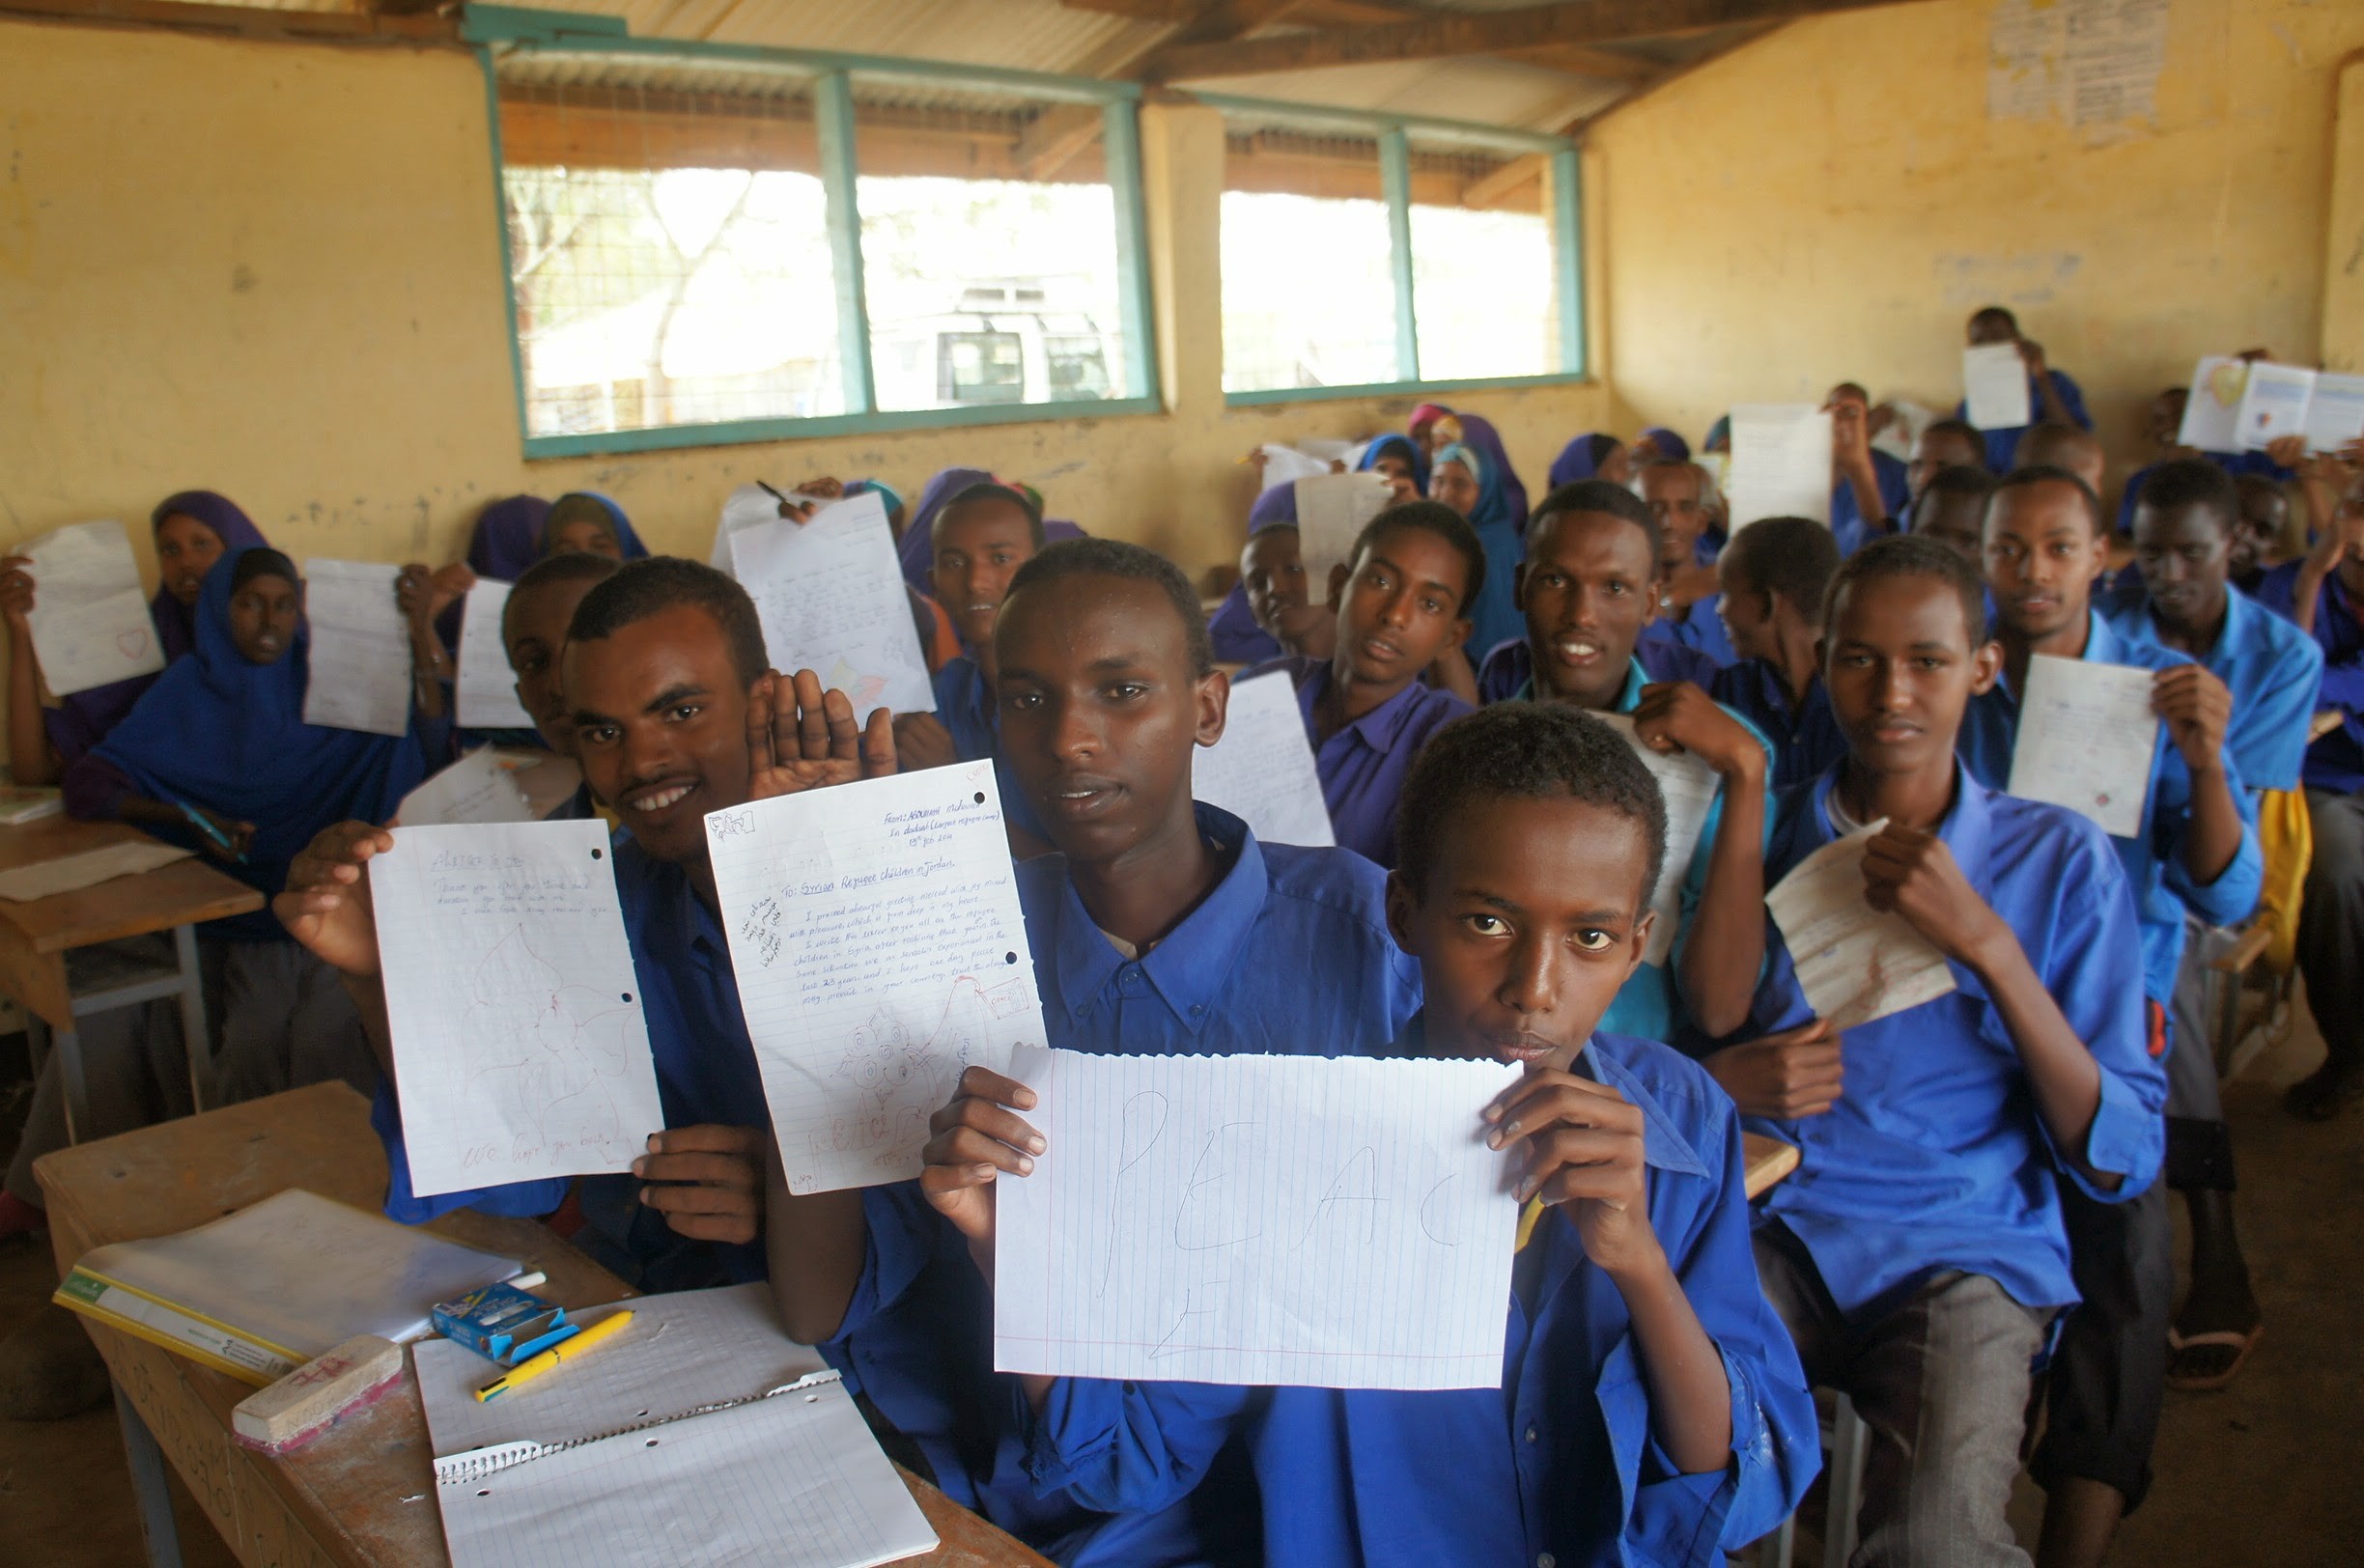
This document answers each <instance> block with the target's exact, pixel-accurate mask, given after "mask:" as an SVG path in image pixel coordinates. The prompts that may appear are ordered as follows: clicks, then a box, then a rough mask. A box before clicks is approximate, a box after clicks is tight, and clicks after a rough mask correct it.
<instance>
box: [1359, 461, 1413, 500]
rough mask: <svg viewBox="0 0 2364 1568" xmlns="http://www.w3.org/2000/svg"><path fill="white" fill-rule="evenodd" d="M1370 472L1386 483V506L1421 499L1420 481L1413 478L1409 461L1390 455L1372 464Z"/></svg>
mask: <svg viewBox="0 0 2364 1568" xmlns="http://www.w3.org/2000/svg"><path fill="white" fill-rule="evenodd" d="M1370 471H1371V472H1372V473H1375V474H1377V475H1378V476H1379V477H1380V478H1382V479H1384V480H1386V481H1387V482H1388V491H1389V495H1388V505H1390V506H1400V505H1402V504H1403V503H1404V502H1406V501H1417V500H1419V499H1420V498H1421V492H1420V480H1419V479H1418V478H1416V477H1414V475H1413V472H1412V463H1411V462H1410V460H1409V459H1405V458H1399V457H1395V456H1393V454H1391V455H1389V456H1387V457H1384V458H1381V459H1380V460H1379V461H1378V462H1374V463H1372V464H1371V468H1370Z"/></svg>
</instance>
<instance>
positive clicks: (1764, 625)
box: [1716, 555, 1781, 658]
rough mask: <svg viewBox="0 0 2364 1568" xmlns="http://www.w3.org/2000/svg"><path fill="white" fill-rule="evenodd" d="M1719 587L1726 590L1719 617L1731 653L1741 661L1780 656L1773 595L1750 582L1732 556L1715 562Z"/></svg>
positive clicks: (1717, 603)
mask: <svg viewBox="0 0 2364 1568" xmlns="http://www.w3.org/2000/svg"><path fill="white" fill-rule="evenodd" d="M1716 585H1717V586H1718V587H1719V588H1721V589H1722V590H1723V597H1722V598H1720V599H1719V600H1717V602H1716V614H1718V615H1719V616H1721V617H1722V618H1723V621H1724V635H1725V636H1726V637H1728V638H1730V639H1731V645H1732V652H1733V653H1735V654H1737V655H1739V656H1740V657H1741V658H1776V657H1778V656H1779V654H1780V653H1781V641H1780V639H1779V638H1778V637H1777V636H1776V635H1775V634H1774V632H1775V627H1774V609H1773V596H1772V595H1771V594H1768V593H1765V592H1763V591H1762V590H1761V589H1759V587H1758V586H1757V585H1756V584H1755V583H1753V582H1751V581H1749V580H1748V574H1746V573H1744V572H1742V571H1741V570H1740V569H1739V568H1738V567H1737V566H1734V565H1733V564H1732V558H1731V556H1730V555H1727V556H1725V557H1724V558H1723V559H1722V560H1720V561H1718V562H1717V563H1716Z"/></svg>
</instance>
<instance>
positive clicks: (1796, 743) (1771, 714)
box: [1707, 658, 1847, 789]
mask: <svg viewBox="0 0 2364 1568" xmlns="http://www.w3.org/2000/svg"><path fill="white" fill-rule="evenodd" d="M1707 694H1708V695H1709V696H1711V697H1713V698H1714V699H1715V700H1716V701H1717V702H1719V703H1722V704H1723V705H1724V706H1725V707H1726V708H1728V709H1730V710H1731V711H1732V712H1733V713H1735V714H1739V715H1740V716H1741V717H1742V718H1745V719H1747V720H1748V721H1749V723H1750V724H1751V725H1752V726H1754V727H1755V729H1756V730H1757V732H1758V733H1759V735H1763V736H1766V737H1768V738H1770V739H1771V741H1772V742H1773V771H1772V774H1771V777H1772V782H1773V787H1774V788H1776V789H1787V788H1788V787H1789V786H1790V785H1792V784H1803V783H1804V782H1806V780H1808V779H1810V778H1818V777H1820V776H1821V773H1822V770H1824V769H1825V768H1828V767H1829V766H1830V765H1831V764H1832V763H1835V762H1837V761H1838V760H1839V759H1840V758H1842V757H1843V756H1845V755H1846V750H1847V742H1846V732H1845V731H1844V730H1842V729H1841V728H1840V727H1839V715H1838V714H1835V713H1833V712H1832V711H1831V705H1830V692H1829V690H1828V689H1826V688H1825V687H1824V686H1823V685H1822V678H1821V677H1820V676H1818V675H1817V676H1815V679H1814V683H1813V684H1812V685H1811V686H1807V688H1806V695H1805V697H1804V698H1803V699H1801V700H1800V701H1799V703H1798V705H1797V706H1796V707H1795V708H1794V709H1793V708H1791V707H1790V706H1789V690H1788V687H1787V686H1785V685H1783V683H1782V677H1781V672H1780V671H1779V670H1778V669H1776V668H1774V666H1773V664H1772V663H1771V661H1769V660H1767V659H1762V658H1744V659H1742V660H1741V661H1740V662H1739V663H1737V664H1727V665H1725V666H1724V667H1723V668H1722V669H1720V670H1718V671H1716V673H1715V679H1714V680H1712V681H1710V682H1708V683H1707Z"/></svg>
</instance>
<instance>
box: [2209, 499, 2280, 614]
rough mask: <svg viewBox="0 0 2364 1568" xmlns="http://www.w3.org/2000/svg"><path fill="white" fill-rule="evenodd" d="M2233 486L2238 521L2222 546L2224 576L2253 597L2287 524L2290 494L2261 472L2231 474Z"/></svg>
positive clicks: (2270, 567) (2270, 565) (2262, 585)
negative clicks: (2226, 543) (2230, 539)
mask: <svg viewBox="0 0 2364 1568" xmlns="http://www.w3.org/2000/svg"><path fill="white" fill-rule="evenodd" d="M2233 490H2234V493H2235V495H2237V497H2238V498H2239V501H2240V521H2239V523H2238V524H2237V526H2236V527H2235V528H2234V530H2233V543H2232V544H2231V545H2230V546H2228V547H2227V549H2226V553H2225V580H2226V581H2227V582H2229V583H2231V584H2232V585H2233V586H2234V587H2235V588H2236V589H2237V590H2238V591H2240V592H2241V593H2244V594H2247V595H2248V596H2249V597H2250V598H2252V599H2255V598H2256V597H2257V594H2258V590H2259V589H2260V588H2262V587H2264V586H2265V574H2266V573H2267V572H2268V571H2270V570H2271V569H2272V568H2273V567H2274V566H2275V565H2276V564H2277V563H2276V560H2275V556H2276V554H2277V552H2279V551H2280V549H2281V548H2282V536H2283V534H2284V533H2286V532H2287V531H2288V530H2289V528H2290V520H2291V513H2290V497H2289V496H2288V495H2285V494H2284V493H2283V492H2282V487H2281V486H2279V485H2277V484H2275V483H2274V482H2273V481H2272V480H2270V479H2267V478H2266V477H2265V475H2263V474H2237V475H2235V476H2234V479H2233Z"/></svg>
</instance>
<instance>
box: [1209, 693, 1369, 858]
mask: <svg viewBox="0 0 2364 1568" xmlns="http://www.w3.org/2000/svg"><path fill="white" fill-rule="evenodd" d="M1191 793H1192V794H1193V795H1195V796H1196V797H1197V798H1199V799H1201V800H1204V801H1205V802H1206V803H1207V804H1209V805H1214V806H1221V807H1223V809H1224V810H1225V811H1228V812H1230V813H1231V814H1232V815H1233V816H1235V817H1238V818H1239V819H1240V820H1241V821H1243V822H1245V823H1247V825H1248V826H1249V828H1250V830H1251V831H1252V832H1253V833H1254V834H1255V836H1256V837H1257V838H1259V839H1261V840H1263V841H1264V842H1265V843H1267V844H1310V845H1314V846H1317V847H1320V848H1324V849H1327V848H1329V847H1330V846H1332V845H1335V844H1337V832H1336V831H1335V830H1334V829H1333V828H1332V827H1331V826H1330V808H1329V807H1328V806H1327V805H1325V804H1324V803H1323V802H1322V788H1321V774H1320V772H1319V770H1317V769H1316V768H1315V766H1314V762H1313V743H1312V742H1310V741H1309V740H1307V739H1306V727H1305V714H1304V713H1303V712H1302V711H1301V710H1300V709H1299V708H1298V706H1297V687H1296V686H1295V684H1294V683H1292V682H1291V681H1290V680H1289V678H1288V675H1287V673H1286V672H1284V671H1280V670H1276V671H1274V672H1273V673H1272V674H1270V675H1259V676H1257V677H1256V678H1255V679H1254V680H1252V681H1241V682H1238V683H1237V684H1235V685H1234V686H1232V687H1231V707H1230V711H1229V714H1228V716H1226V717H1225V718H1224V732H1223V739H1222V740H1220V741H1218V742H1215V743H1214V744H1213V745H1211V746H1209V747H1207V748H1206V749H1205V750H1203V751H1197V752H1194V753H1192V756H1191Z"/></svg>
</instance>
